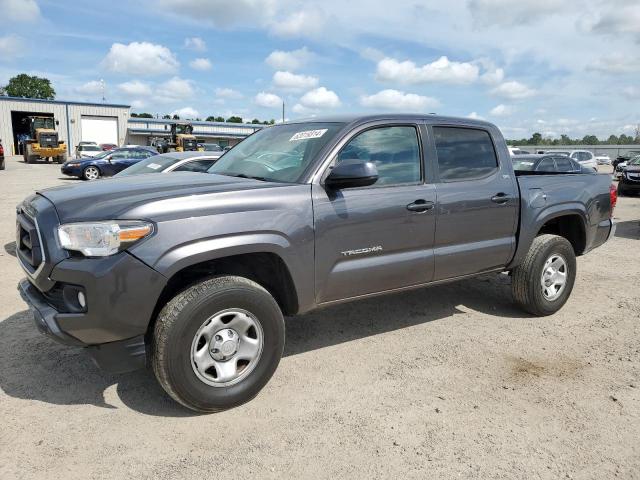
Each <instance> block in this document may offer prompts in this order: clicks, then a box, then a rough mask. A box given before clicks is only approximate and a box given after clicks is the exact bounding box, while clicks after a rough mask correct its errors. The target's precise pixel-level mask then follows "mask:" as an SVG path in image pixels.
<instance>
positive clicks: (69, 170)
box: [60, 164, 82, 177]
mask: <svg viewBox="0 0 640 480" xmlns="http://www.w3.org/2000/svg"><path fill="white" fill-rule="evenodd" d="M60 172H61V173H62V174H64V175H69V176H72V177H79V176H80V175H82V168H80V167H69V166H68V165H65V164H63V165H62V166H61V167H60Z"/></svg>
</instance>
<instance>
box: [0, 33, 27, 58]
mask: <svg viewBox="0 0 640 480" xmlns="http://www.w3.org/2000/svg"><path fill="white" fill-rule="evenodd" d="M24 49H25V44H24V41H23V40H22V37H18V36H17V35H11V34H10V35H5V36H4V37H0V57H2V58H4V59H9V58H15V57H20V56H21V55H22V53H23V52H24Z"/></svg>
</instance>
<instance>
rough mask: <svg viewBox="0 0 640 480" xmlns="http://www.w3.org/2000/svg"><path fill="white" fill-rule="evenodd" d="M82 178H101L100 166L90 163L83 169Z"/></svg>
mask: <svg viewBox="0 0 640 480" xmlns="http://www.w3.org/2000/svg"><path fill="white" fill-rule="evenodd" d="M82 178H84V179H85V180H97V179H98V178H100V170H98V167H94V166H93V165H89V166H88V167H87V168H85V169H84V170H83V171H82Z"/></svg>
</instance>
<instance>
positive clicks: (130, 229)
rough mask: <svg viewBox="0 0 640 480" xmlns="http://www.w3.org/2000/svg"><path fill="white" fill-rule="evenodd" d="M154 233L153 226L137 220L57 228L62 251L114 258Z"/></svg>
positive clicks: (68, 224) (73, 224) (69, 224)
mask: <svg viewBox="0 0 640 480" xmlns="http://www.w3.org/2000/svg"><path fill="white" fill-rule="evenodd" d="M151 232H153V225H152V224H150V223H147V222H141V221H137V220H121V221H114V220H112V221H105V222H87V223H67V224H65V225H60V226H59V227H58V239H59V240H60V245H62V248H65V249H67V250H76V251H78V252H81V253H82V254H83V255H86V256H87V257H106V256H108V255H113V254H114V253H117V252H119V251H121V250H124V249H125V248H127V247H130V246H131V245H133V244H134V243H136V242H138V241H140V240H142V239H143V238H144V237H146V236H147V235H149V234H151Z"/></svg>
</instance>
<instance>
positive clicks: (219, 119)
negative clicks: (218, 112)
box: [215, 117, 224, 122]
mask: <svg viewBox="0 0 640 480" xmlns="http://www.w3.org/2000/svg"><path fill="white" fill-rule="evenodd" d="M215 121H216V122H224V117H216V119H215Z"/></svg>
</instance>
